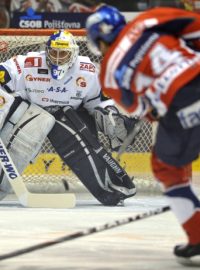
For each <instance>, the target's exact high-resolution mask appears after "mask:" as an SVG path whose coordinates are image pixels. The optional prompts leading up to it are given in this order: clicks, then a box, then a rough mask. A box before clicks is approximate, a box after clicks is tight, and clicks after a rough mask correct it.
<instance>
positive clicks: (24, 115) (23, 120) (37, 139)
mask: <svg viewBox="0 0 200 270" xmlns="http://www.w3.org/2000/svg"><path fill="white" fill-rule="evenodd" d="M54 124H55V118H54V117H53V116H52V115H51V114H49V113H48V112H46V111H45V110H43V109H42V108H40V107H39V106H37V105H33V104H31V105H28V104H27V103H26V102H22V103H21V104H20V105H19V107H18V108H17V110H16V111H15V113H14V114H13V115H12V116H11V117H10V119H9V121H8V122H7V124H6V125H5V127H4V128H3V130H2V132H1V138H2V140H3V142H4V143H5V145H6V147H7V149H8V151H9V154H10V156H11V158H12V160H13V162H14V164H15V165H16V167H17V169H18V171H19V173H22V172H23V170H24V169H25V168H26V166H27V165H28V164H29V162H30V161H31V160H32V159H33V158H34V157H35V156H36V155H37V154H38V152H39V150H40V148H41V146H42V144H43V142H44V140H45V138H46V137H47V134H48V133H49V131H50V130H51V129H52V127H53V125H54ZM0 182H1V185H0V189H1V191H2V192H4V193H5V194H3V195H2V196H5V195H6V194H7V193H8V192H10V184H9V182H8V181H7V179H6V176H5V175H4V173H3V171H1V176H0Z"/></svg>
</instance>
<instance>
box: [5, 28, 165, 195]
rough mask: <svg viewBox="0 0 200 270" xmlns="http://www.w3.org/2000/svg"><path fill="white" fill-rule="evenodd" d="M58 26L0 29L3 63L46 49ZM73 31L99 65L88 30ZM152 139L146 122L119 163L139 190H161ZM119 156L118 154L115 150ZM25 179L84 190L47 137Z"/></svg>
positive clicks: (49, 187) (35, 187)
mask: <svg viewBox="0 0 200 270" xmlns="http://www.w3.org/2000/svg"><path fill="white" fill-rule="evenodd" d="M56 30H58V29H0V62H3V61H6V60H7V59H9V58H11V57H12V56H15V55H19V54H26V53H28V52H30V51H40V50H44V48H45V43H46V41H47V40H48V37H49V36H50V35H51V34H52V33H53V32H54V31H56ZM67 30H68V31H69V32H71V33H72V34H73V35H74V37H75V39H76V42H77V44H78V45H79V49H80V55H84V56H89V57H90V59H91V61H92V62H93V63H94V64H96V65H97V66H98V65H99V63H100V61H101V59H100V58H99V56H96V55H94V54H92V53H91V52H90V51H89V50H88V47H87V37H86V31H85V29H67ZM99 139H100V141H101V142H102V143H103V145H104V147H105V148H106V149H107V150H108V151H109V152H110V151H111V150H110V148H109V142H108V139H107V138H106V137H105V136H104V135H103V134H99ZM152 142H153V126H152V124H150V123H148V122H146V121H144V123H143V125H142V129H141V132H140V134H139V135H138V136H137V138H136V140H135V141H134V145H130V146H129V147H128V149H127V150H126V152H125V153H124V154H122V156H121V158H120V164H121V166H122V167H124V168H125V170H126V171H127V173H128V174H129V175H130V176H134V177H135V182H136V185H137V187H138V190H140V189H144V190H145V189H146V190H148V191H151V192H155V191H158V190H160V189H159V187H158V184H157V183H156V181H154V178H153V175H152V173H151V168H150V150H151V147H152ZM113 156H114V157H116V156H117V153H113ZM22 176H23V180H24V182H25V184H26V185H27V187H28V189H29V190H30V191H32V192H38V193H43V192H47V193H49V192H55V191H56V192H63V188H64V189H65V188H66V186H65V183H68V185H69V186H70V187H71V188H72V190H73V189H74V190H75V192H76V191H79V190H81V189H82V184H81V183H80V181H79V179H78V178H77V177H76V176H75V175H74V174H73V172H72V171H71V170H70V168H69V167H67V166H66V165H65V164H64V163H63V162H62V160H61V159H60V158H59V156H58V155H57V154H56V153H55V151H54V149H53V147H52V145H51V143H50V141H49V140H48V139H47V140H46V141H45V143H44V144H43V146H42V149H41V151H40V153H39V154H38V156H37V157H36V158H35V160H34V161H32V162H31V164H30V165H29V166H28V167H27V168H26V169H25V170H24V172H23V174H22Z"/></svg>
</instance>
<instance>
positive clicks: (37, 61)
mask: <svg viewBox="0 0 200 270" xmlns="http://www.w3.org/2000/svg"><path fill="white" fill-rule="evenodd" d="M41 66H42V58H41V57H34V56H32V57H27V58H26V60H25V62H24V68H30V67H37V68H38V67H41Z"/></svg>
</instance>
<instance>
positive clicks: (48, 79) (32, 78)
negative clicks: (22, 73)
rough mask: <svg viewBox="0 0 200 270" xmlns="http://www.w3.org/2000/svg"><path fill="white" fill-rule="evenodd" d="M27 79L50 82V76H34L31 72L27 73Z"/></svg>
mask: <svg viewBox="0 0 200 270" xmlns="http://www.w3.org/2000/svg"><path fill="white" fill-rule="evenodd" d="M26 80H27V81H29V82H50V81H51V79H50V78H45V77H33V76H32V75H31V74H28V75H26Z"/></svg>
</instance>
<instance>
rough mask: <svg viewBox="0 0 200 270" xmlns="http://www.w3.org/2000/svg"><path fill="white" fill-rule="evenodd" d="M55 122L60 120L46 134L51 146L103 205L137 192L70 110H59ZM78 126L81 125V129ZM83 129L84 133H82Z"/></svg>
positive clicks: (121, 170) (123, 172) (111, 203)
mask: <svg viewBox="0 0 200 270" xmlns="http://www.w3.org/2000/svg"><path fill="white" fill-rule="evenodd" d="M56 119H60V120H59V121H58V120H57V121H56V124H55V126H54V127H53V129H52V130H51V132H50V133H49V135H48V137H49V139H50V141H51V143H52V144H53V146H54V148H55V150H56V151H57V153H58V154H59V155H60V157H61V158H62V159H63V161H64V162H65V163H66V164H67V165H68V166H69V167H70V169H72V171H73V172H74V173H75V174H76V175H77V176H78V177H79V179H80V181H81V182H82V183H83V184H84V185H85V186H86V188H87V189H88V190H89V191H90V192H91V193H92V194H93V196H95V197H96V198H97V200H99V201H100V202H101V203H102V204H104V205H117V204H118V203H119V202H120V201H121V200H124V199H125V198H128V197H131V196H133V195H135V193H136V189H135V186H134V184H133V182H132V181H131V179H130V178H129V176H128V175H127V174H126V172H125V171H124V170H123V169H122V168H121V167H120V166H119V165H118V164H117V162H116V161H115V160H114V159H113V158H112V157H111V156H110V155H109V154H108V153H107V152H106V150H105V149H103V147H102V146H101V145H100V144H99V143H98V141H97V139H96V137H95V136H93V134H92V133H91V132H90V131H89V129H88V128H87V127H86V125H85V124H84V123H83V122H82V121H81V120H80V119H79V117H78V116H77V114H76V112H75V111H74V110H73V109H70V111H67V112H66V113H64V112H63V111H60V112H59V113H57V115H56ZM74 122H76V124H74ZM77 124H78V125H81V126H79V127H80V129H79V128H78V127H77ZM83 130H84V131H86V134H85V133H84V134H83V133H82V132H83ZM86 138H87V139H86Z"/></svg>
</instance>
